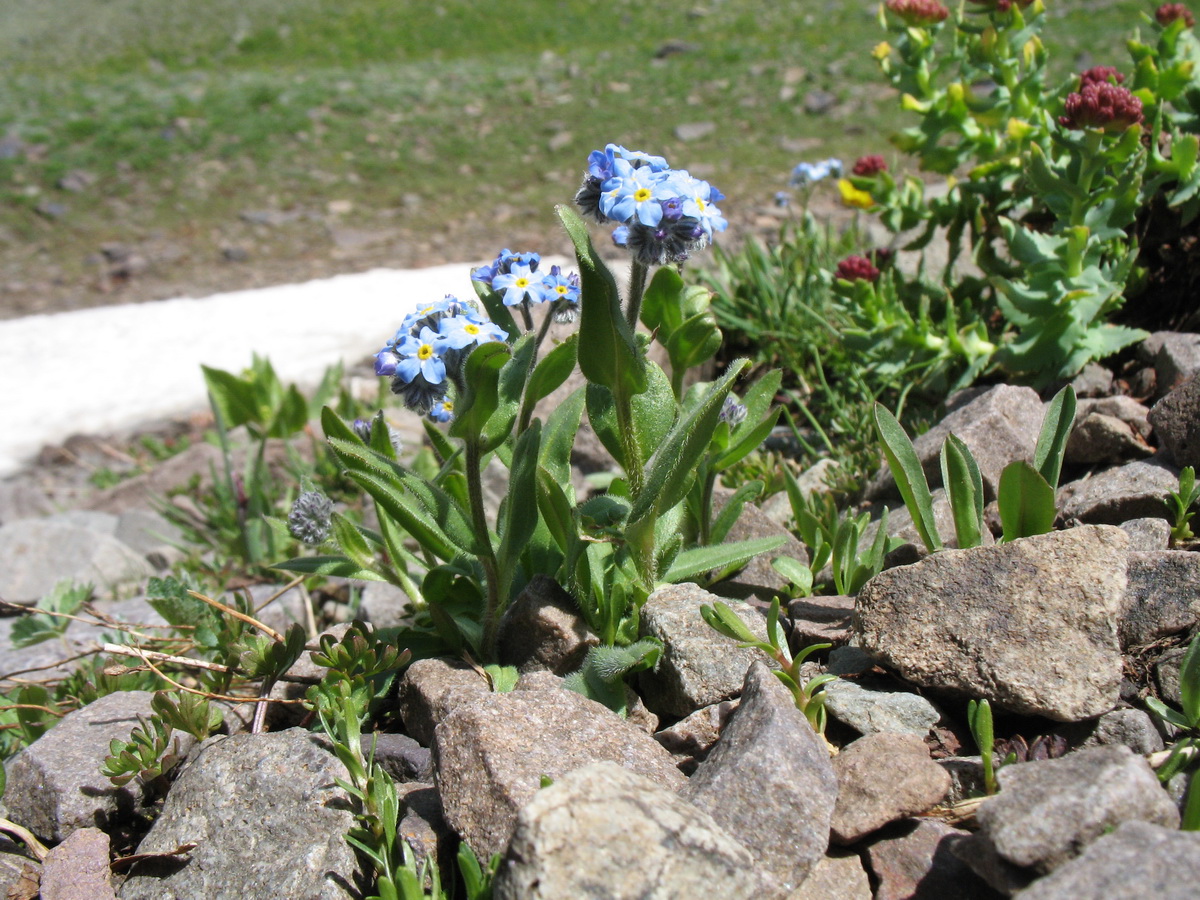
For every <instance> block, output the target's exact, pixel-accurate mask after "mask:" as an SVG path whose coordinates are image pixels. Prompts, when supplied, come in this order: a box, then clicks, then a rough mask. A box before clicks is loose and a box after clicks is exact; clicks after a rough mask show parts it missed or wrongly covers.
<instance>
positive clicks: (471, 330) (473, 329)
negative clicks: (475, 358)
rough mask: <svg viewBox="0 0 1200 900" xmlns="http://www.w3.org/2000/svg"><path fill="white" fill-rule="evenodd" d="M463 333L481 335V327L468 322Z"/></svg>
mask: <svg viewBox="0 0 1200 900" xmlns="http://www.w3.org/2000/svg"><path fill="white" fill-rule="evenodd" d="M463 331H465V332H466V333H467V334H479V326H478V325H473V324H471V323H470V322H468V323H467V324H466V325H464V326H463Z"/></svg>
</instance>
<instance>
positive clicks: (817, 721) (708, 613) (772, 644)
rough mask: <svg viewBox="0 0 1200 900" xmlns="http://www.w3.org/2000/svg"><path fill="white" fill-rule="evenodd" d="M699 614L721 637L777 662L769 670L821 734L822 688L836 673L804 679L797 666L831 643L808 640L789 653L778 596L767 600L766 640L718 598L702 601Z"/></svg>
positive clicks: (822, 722)
mask: <svg viewBox="0 0 1200 900" xmlns="http://www.w3.org/2000/svg"><path fill="white" fill-rule="evenodd" d="M700 615H701V616H703V617H704V621H705V622H707V623H708V624H709V625H710V626H711V627H712V628H714V629H716V630H717V631H719V632H720V633H721V634H723V635H725V637H729V638H733V639H734V640H735V641H738V642H739V643H738V646H739V647H754V648H755V649H757V650H761V651H762V652H763V653H765V654H767V655H768V656H769V657H771V658H772V659H773V660H775V661H776V662H777V663H779V668H778V669H774V670H773V671H774V673H775V677H776V678H778V679H779V680H780V681H782V682H783V683H784V685H785V686H786V687H787V689H788V690H789V691H791V692H792V697H793V698H794V699H795V701H796V708H797V709H798V710H800V712H802V713H804V717H805V718H806V719H808V723H809V724H810V725H811V726H812V727H813V730H814V731H815V732H817V734H820V735H824V734H825V721H826V712H825V692H824V691H823V690H822V688H823V687H824V686H825V685H826V684H828V683H829V682H831V681H833V680H834V679H835V678H837V676H836V675H829V674H823V675H817V676H815V677H813V678H809V679H808V680H807V681H806V680H805V679H804V677H803V676H802V675H801V674H800V667H801V666H802V665H803V664H804V661H805V660H806V659H808V657H810V656H812V654H814V653H818V652H820V651H821V650H828V649H829V648H830V647H832V646H833V645H832V644H810V645H809V646H807V647H805V648H804V649H803V650H801V651H800V652H799V653H797V654H796V655H795V656H794V657H793V656H792V654H791V651H790V650H789V649H788V645H787V640H786V638H785V636H784V635H783V633H782V632H781V630H780V627H779V600H778V599H776V600H773V601H771V608H770V610H769V611H768V612H767V640H766V641H761V640H759V639H758V638H757V637H755V636H754V633H753V632H752V631H751V630H750V629H749V627H748V626H747V625H746V623H745V622H743V621H742V620H741V618H740V617H739V616H738V614H737V613H735V612H734V611H733V610H732V609H730V608H729V605H728V604H726V603H722V602H721V601H720V600H718V601H716V602H715V603H713V604H712V605H711V606H710V605H708V604H707V603H705V604H702V605H701V606H700Z"/></svg>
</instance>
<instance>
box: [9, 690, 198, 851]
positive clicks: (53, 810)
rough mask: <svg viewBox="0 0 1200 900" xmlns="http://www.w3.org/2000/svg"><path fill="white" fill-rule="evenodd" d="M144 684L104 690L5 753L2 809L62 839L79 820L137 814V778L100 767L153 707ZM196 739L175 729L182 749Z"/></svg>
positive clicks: (104, 824) (99, 822)
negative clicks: (124, 780) (115, 778)
mask: <svg viewBox="0 0 1200 900" xmlns="http://www.w3.org/2000/svg"><path fill="white" fill-rule="evenodd" d="M153 696H154V695H153V694H152V693H151V692H149V691H118V692H117V693H114V694H106V695H105V696H103V697H101V698H100V699H98V700H96V701H95V702H94V703H91V704H89V705H87V706H85V707H83V708H82V709H77V710H76V711H75V712H72V713H68V714H67V715H66V716H64V717H63V718H62V719H61V720H60V721H59V722H58V723H57V724H56V725H55V726H54V727H53V728H51V729H50V730H49V731H47V732H46V733H45V734H43V735H42V736H41V737H40V738H38V739H37V740H36V741H34V742H33V743H32V744H30V745H29V746H28V747H26V748H25V749H24V750H22V751H21V752H20V753H18V754H17V755H16V756H14V757H13V758H12V759H10V760H9V761H8V762H7V764H6V765H5V768H6V769H7V772H8V786H7V788H6V790H5V794H4V803H5V805H6V806H7V807H8V817H9V818H10V819H12V820H13V821H15V822H17V823H19V824H21V825H24V826H25V827H26V828H28V829H29V830H30V831H32V832H33V833H34V834H36V835H38V836H39V837H41V838H43V839H44V840H50V841H61V840H62V839H63V838H65V837H66V836H67V835H69V834H70V833H71V832H73V831H75V830H77V829H79V828H87V827H91V826H98V827H101V828H111V827H113V826H114V825H116V824H117V823H119V822H121V821H122V820H126V819H129V818H130V817H132V816H133V815H135V814H136V813H137V812H138V810H139V808H140V807H141V804H142V801H143V800H144V798H145V793H144V791H143V789H142V786H141V784H140V783H139V782H138V781H137V780H136V779H135V780H133V781H131V782H129V783H128V784H127V785H125V786H124V787H115V786H114V785H113V784H112V782H110V781H109V780H108V779H107V778H105V777H104V776H103V775H101V774H100V766H101V765H102V764H103V763H104V760H105V758H106V757H107V756H108V752H109V743H110V742H112V741H114V740H120V741H127V740H129V734H130V732H131V731H132V730H133V729H134V728H135V727H137V726H138V717H139V716H143V717H148V716H149V715H150V714H151V708H150V700H151V698H152V697H153ZM194 743H195V740H194V739H193V738H192V737H190V736H189V735H186V734H184V735H179V748H180V753H181V754H182V753H186V752H187V750H188V748H189V747H190V746H191V745H192V744H194Z"/></svg>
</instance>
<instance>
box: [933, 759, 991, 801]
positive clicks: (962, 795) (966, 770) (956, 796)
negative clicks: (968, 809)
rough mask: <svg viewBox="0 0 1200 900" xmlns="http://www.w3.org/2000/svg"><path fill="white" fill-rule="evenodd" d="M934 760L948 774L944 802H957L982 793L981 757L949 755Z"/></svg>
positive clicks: (979, 795)
mask: <svg viewBox="0 0 1200 900" xmlns="http://www.w3.org/2000/svg"><path fill="white" fill-rule="evenodd" d="M934 762H936V763H937V764H938V765H939V766H941V767H942V768H943V769H945V770H946V774H948V775H949V776H950V791H949V793H947V794H946V803H948V804H949V803H959V802H961V801H963V800H966V799H968V798H970V797H982V796H983V795H984V793H985V784H984V780H983V757H981V756H949V757H947V758H945V759H938V760H934Z"/></svg>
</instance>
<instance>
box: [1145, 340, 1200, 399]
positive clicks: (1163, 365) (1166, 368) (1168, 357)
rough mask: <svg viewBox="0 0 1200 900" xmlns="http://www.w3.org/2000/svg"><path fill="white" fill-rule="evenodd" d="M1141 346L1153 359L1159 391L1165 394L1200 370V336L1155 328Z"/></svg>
mask: <svg viewBox="0 0 1200 900" xmlns="http://www.w3.org/2000/svg"><path fill="white" fill-rule="evenodd" d="M1144 347H1145V350H1146V354H1145V355H1147V356H1149V357H1150V358H1151V359H1153V360H1154V371H1155V374H1156V375H1157V382H1158V385H1159V393H1160V394H1165V393H1167V392H1168V391H1170V390H1172V389H1173V388H1175V387H1177V386H1178V385H1179V384H1180V383H1181V382H1182V381H1184V380H1185V379H1187V378H1190V377H1191V376H1192V375H1194V374H1196V372H1197V371H1198V370H1200V335H1196V334H1190V333H1186V332H1179V331H1156V332H1154V333H1153V334H1151V335H1150V337H1148V338H1147V339H1146V340H1145V342H1144ZM1151 351H1152V352H1151Z"/></svg>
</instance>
